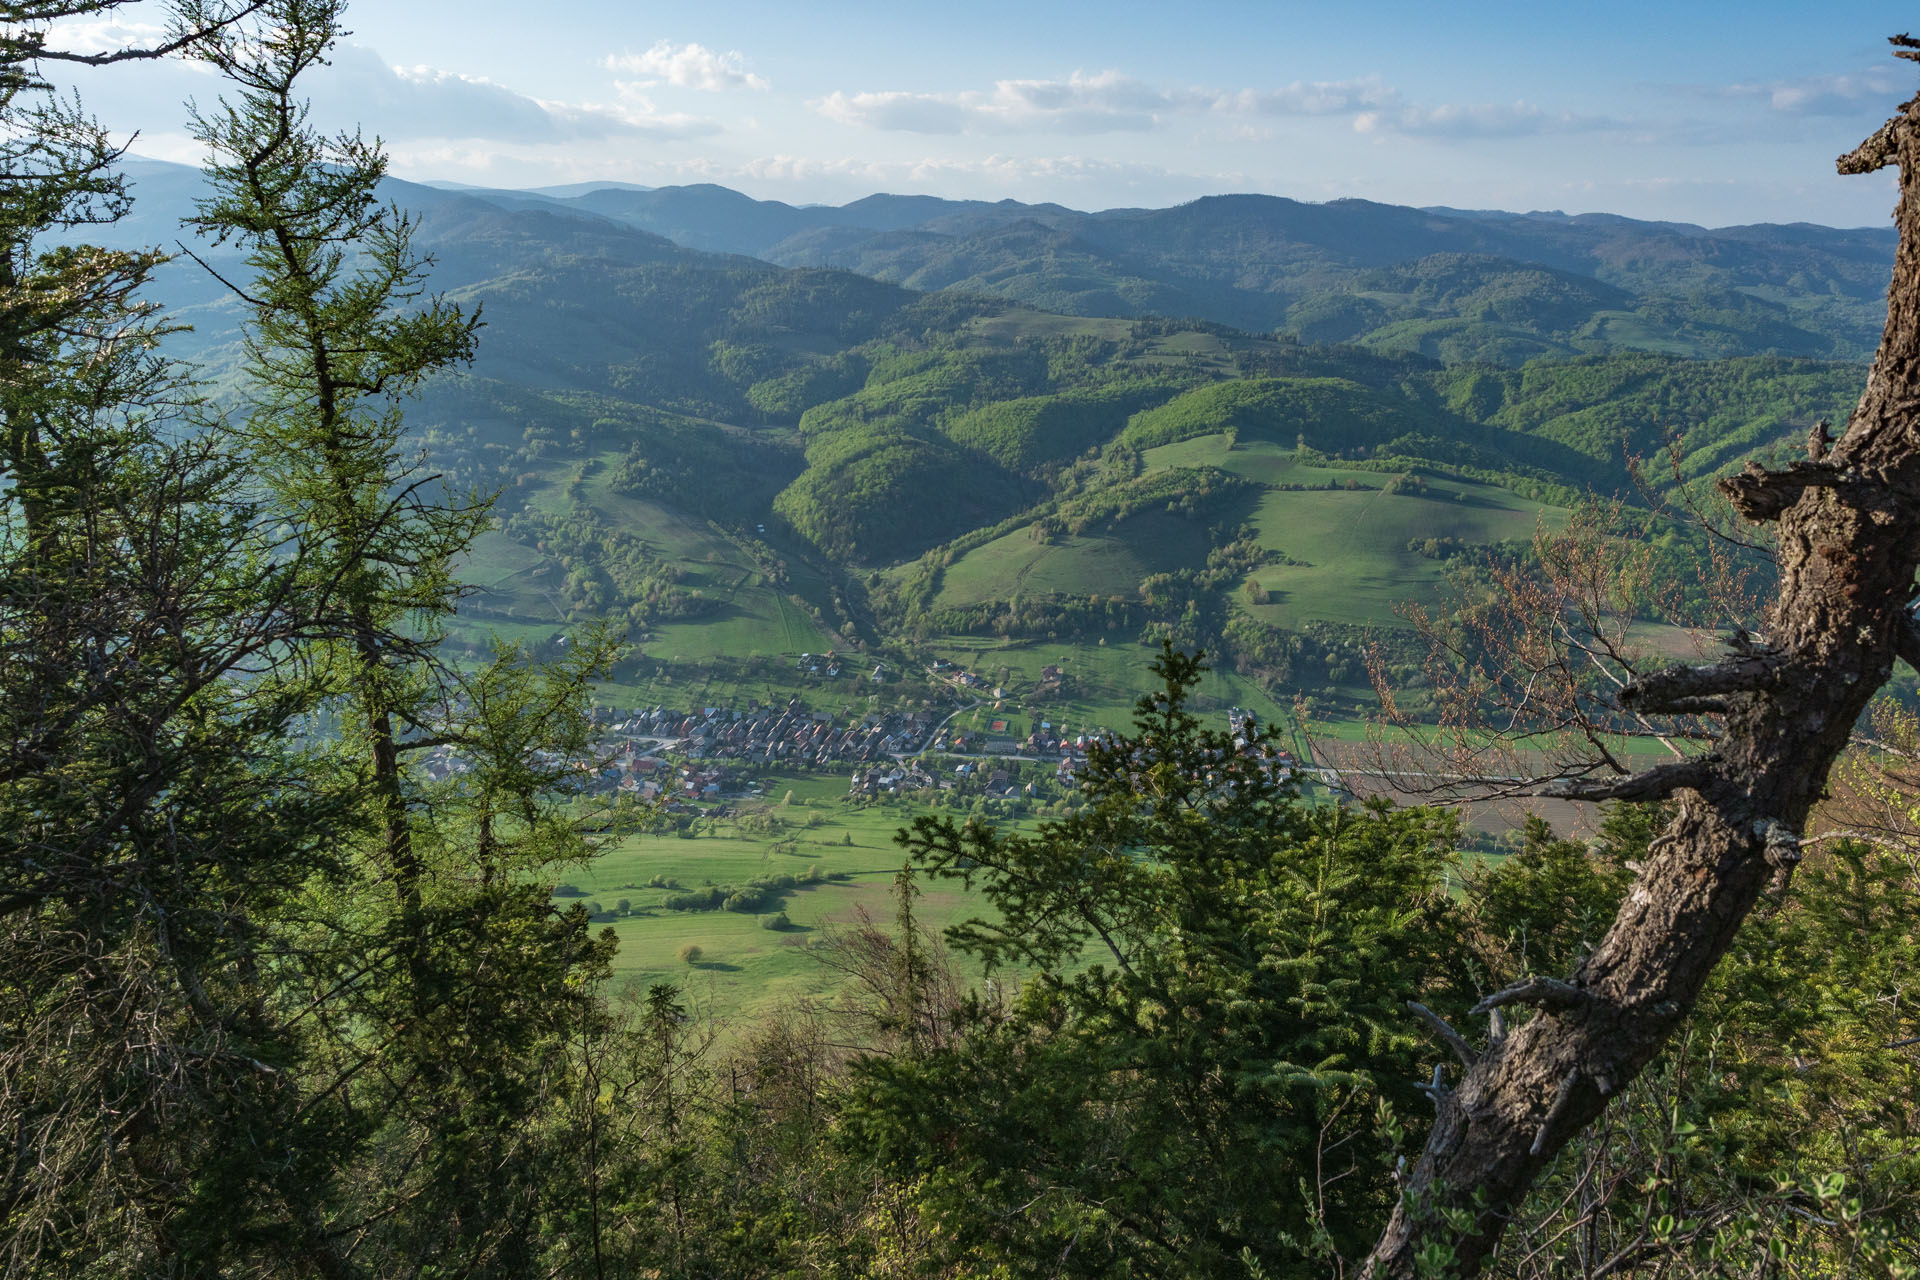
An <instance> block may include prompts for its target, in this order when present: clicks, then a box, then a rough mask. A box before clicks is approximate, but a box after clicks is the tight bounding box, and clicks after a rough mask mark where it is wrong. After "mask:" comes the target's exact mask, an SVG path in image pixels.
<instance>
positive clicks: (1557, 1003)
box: [1473, 974, 1593, 1013]
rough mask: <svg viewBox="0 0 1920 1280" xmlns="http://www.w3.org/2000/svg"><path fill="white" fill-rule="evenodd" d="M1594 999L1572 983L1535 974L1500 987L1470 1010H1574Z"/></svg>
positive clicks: (1486, 1011) (1481, 1011)
mask: <svg viewBox="0 0 1920 1280" xmlns="http://www.w3.org/2000/svg"><path fill="white" fill-rule="evenodd" d="M1591 999H1593V996H1592V995H1591V994H1590V993H1589V992H1586V991H1582V990H1581V989H1580V988H1579V987H1576V986H1574V985H1573V984H1572V983H1571V982H1562V981H1561V980H1560V979H1558V978H1549V977H1546V976H1545V975H1544V974H1535V975H1534V976H1533V977H1531V978H1526V979H1523V980H1521V981H1519V982H1516V983H1514V984H1513V985H1512V986H1510V987H1502V988H1501V989H1500V990H1498V991H1496V992H1494V993H1493V994H1492V995H1490V996H1487V997H1486V998H1485V999H1483V1000H1481V1001H1480V1003H1479V1004H1476V1005H1475V1006H1473V1012H1474V1013H1491V1012H1493V1011H1494V1010H1495V1009H1498V1008H1499V1007H1500V1006H1501V1005H1508V1004H1537V1005H1539V1006H1540V1007H1541V1008H1542V1009H1553V1010H1564V1009H1577V1008H1580V1007H1581V1006H1582V1005H1585V1004H1586V1003H1587V1002H1588V1001H1590V1000H1591Z"/></svg>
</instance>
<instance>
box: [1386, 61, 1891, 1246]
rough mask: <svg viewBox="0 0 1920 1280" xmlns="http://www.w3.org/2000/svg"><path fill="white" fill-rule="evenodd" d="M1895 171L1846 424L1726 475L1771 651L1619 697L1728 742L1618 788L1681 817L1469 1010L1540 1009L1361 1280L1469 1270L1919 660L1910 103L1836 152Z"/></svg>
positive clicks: (1667, 1023)
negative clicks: (1765, 571)
mask: <svg viewBox="0 0 1920 1280" xmlns="http://www.w3.org/2000/svg"><path fill="white" fill-rule="evenodd" d="M1893 44H1894V45H1895V56H1896V57H1901V58H1907V59H1909V60H1914V61H1920V52H1916V51H1920V41H1916V40H1914V39H1912V38H1909V37H1907V36H1896V37H1894V38H1893ZM1888 165H1898V166H1899V170H1900V194H1899V203H1898V205H1897V207H1896V209H1895V213H1894V220H1895V224H1896V226H1897V228H1898V230H1899V233H1900V243H1899V250H1898V253H1897V255H1896V257H1895V262H1894V269H1893V279H1892V284H1891V286H1890V288H1889V291H1888V298H1887V324H1886V329H1885V331H1884V333H1883V335H1882V337H1881V341H1880V348H1879V351H1878V353H1877V354H1876V356H1875V358H1874V362H1873V369H1872V372H1871V374H1870V375H1869V377H1868V381H1867V388H1866V391H1865V393H1864V394H1863V395H1862V396H1861V399H1860V403H1859V405H1858V406H1857V407H1856V408H1855V409H1854V411H1853V414H1852V416H1851V417H1850V418H1849V420H1848V422H1847V426H1846V430H1845V431H1844V432H1843V433H1842V435H1841V436H1840V438H1839V439H1838V440H1837V441H1835V442H1833V443H1832V445H1831V447H1830V448H1829V447H1827V445H1826V443H1825V441H1824V439H1823V440H1822V442H1821V445H1820V447H1819V448H1811V447H1810V448H1809V453H1810V454H1811V455H1814V456H1813V458H1812V460H1811V461H1808V462H1799V463H1795V464H1793V465H1792V466H1790V467H1788V468H1786V469H1784V470H1781V471H1766V470H1763V469H1762V468H1760V467H1758V466H1749V467H1748V468H1747V469H1746V470H1745V471H1744V472H1742V473H1741V474H1740V475H1738V476H1734V477H1731V478H1730V479H1729V480H1727V481H1725V482H1723V483H1722V486H1721V487H1722V489H1723V491H1725V492H1726V494H1727V495H1728V497H1729V498H1730V499H1731V500H1732V501H1733V503H1734V505H1735V507H1736V509H1738V510H1739V511H1740V512H1741V514H1742V515H1743V516H1745V517H1746V518H1748V519H1749V520H1754V521H1778V522H1779V538H1778V545H1779V561H1780V593H1779V595H1778V597H1777V599H1776V602H1775V604H1774V606H1773V608H1772V610H1771V613H1770V617H1769V619H1768V627H1767V631H1766V635H1767V638H1768V641H1769V644H1768V646H1767V649H1766V650H1765V651H1764V652H1763V653H1762V654H1760V655H1759V656H1755V654H1753V653H1752V652H1745V653H1740V654H1736V655H1730V656H1729V659H1728V661H1726V662H1725V663H1723V664H1720V665H1718V666H1713V667H1705V668H1699V667H1696V668H1678V669H1675V670H1673V671H1669V672H1664V673H1662V674H1660V675H1659V676H1657V677H1652V678H1649V679H1647V680H1645V681H1643V682H1642V683H1641V686H1640V687H1638V688H1636V687H1635V686H1631V685H1630V686H1628V688H1627V690H1625V691H1623V694H1622V702H1623V703H1624V704H1626V705H1629V706H1631V705H1633V704H1634V703H1635V702H1636V700H1638V701H1640V702H1641V703H1643V704H1644V705H1647V706H1655V705H1686V706H1692V705H1694V704H1693V703H1692V702H1690V701H1689V700H1690V699H1699V698H1703V697H1711V699H1712V700H1713V709H1714V710H1716V711H1719V712H1721V713H1722V714H1724V716H1725V730H1724V736H1723V737H1722V738H1721V739H1720V741H1719V742H1718V743H1717V744H1716V746H1715V748H1714V751H1713V753H1712V754H1711V755H1710V756H1704V757H1700V758H1699V759H1697V760H1695V761H1691V762H1688V764H1686V765H1684V766H1670V767H1669V768H1667V769H1666V770H1665V771H1656V773H1654V774H1649V775H1641V776H1640V778H1638V779H1636V780H1633V781H1632V782H1630V783H1616V784H1614V785H1613V786H1612V787H1611V789H1610V792H1609V793H1610V794H1615V795H1624V794H1629V793H1631V794H1633V795H1634V796H1636V797H1637V798H1642V799H1645V798H1651V797H1652V796H1655V795H1673V796H1674V797H1676V798H1677V800H1678V816H1677V817H1676V818H1675V819H1674V821H1673V824H1672V825H1671V826H1670V827H1668V828H1667V830H1666V831H1665V833H1664V834H1663V835H1662V836H1661V838H1660V839H1658V840H1656V841H1655V842H1654V845H1653V848H1652V849H1651V850H1650V851H1649V855H1648V857H1647V858H1646V860H1645V862H1644V864H1643V866H1642V869H1641V871H1640V874H1639V877H1638V879H1637V880H1636V882H1635V884H1634V886H1633V888H1632V890H1631V891H1630V892H1629V894H1628V896H1627V900H1626V902H1625V903H1624V904H1623V905H1622V906H1621V909H1620V914H1619V916H1618V917H1617V918H1616V919H1615V920H1614V923H1613V925H1612V927H1611V928H1610V929H1609V930H1608V932H1607V934H1606V936H1605V938H1604V939H1602V941H1601V942H1600V945H1599V947H1598V948H1597V949H1596V950H1595V951H1594V952H1593V954H1592V955H1590V956H1589V957H1588V958H1587V959H1586V960H1585V962H1583V963H1582V964H1581V966H1580V967H1579V969H1578V970H1577V971H1576V972H1575V973H1573V974H1572V975H1570V977H1569V978H1568V980H1567V981H1566V982H1564V983H1562V982H1539V983H1535V984H1532V985H1531V986H1530V987H1529V989H1526V990H1521V989H1519V988H1516V989H1513V990H1511V991H1510V992H1504V993H1501V994H1500V995H1499V996H1496V997H1490V998H1489V1001H1488V1002H1487V1003H1486V1004H1484V1005H1483V1008H1490V1007H1493V1006H1494V1005H1495V1004H1515V1003H1529V1004H1532V1005H1534V1006H1535V1007H1537V1008H1538V1010H1539V1012H1538V1013H1537V1014H1536V1015H1535V1016H1534V1017H1533V1018H1532V1019H1531V1020H1530V1021H1528V1022H1526V1023H1525V1025H1523V1026H1520V1027H1518V1028H1517V1029H1515V1030H1513V1031H1512V1032H1511V1033H1510V1034H1508V1035H1506V1036H1505V1037H1504V1038H1496V1039H1494V1040H1493V1041H1492V1042H1491V1043H1489V1044H1488V1045H1487V1046H1486V1047H1485V1049H1484V1050H1483V1051H1481V1052H1480V1053H1479V1054H1478V1055H1477V1056H1476V1058H1475V1060H1474V1064H1473V1066H1472V1067H1471V1068H1470V1069H1468V1070H1467V1071H1466V1072H1465V1073H1464V1075H1463V1076H1462V1078H1461V1080H1460V1082H1459V1084H1458V1086H1457V1087H1456V1088H1454V1089H1453V1090H1451V1091H1447V1090H1444V1089H1443V1090H1439V1091H1436V1094H1435V1105H1436V1106H1437V1108H1438V1116H1437V1118H1436V1120H1435V1123H1434V1127H1433V1132H1432V1134H1431V1136H1430V1138H1429V1139H1428V1142H1427V1147H1426V1150H1425V1152H1424V1154H1423V1155H1422V1156H1421V1158H1420V1160H1419V1162H1418V1164H1417V1165H1416V1166H1415V1167H1414V1168H1413V1170H1412V1171H1411V1172H1410V1174H1409V1176H1408V1179H1407V1182H1406V1186H1405V1196H1404V1198H1403V1201H1402V1203H1401V1205H1400V1206H1399V1207H1398V1208H1397V1209H1396V1210H1395V1211H1394V1214H1393V1217H1392V1219H1391V1220H1390V1222H1389V1223H1388V1225H1387V1228H1386V1230H1385V1232H1384V1234H1383V1235H1382V1237H1381V1239H1380V1241H1379V1243H1378V1244H1377V1245H1376V1246H1375V1249H1374V1252H1373V1255H1372V1256H1371V1257H1370V1258H1369V1260H1368V1262H1367V1265H1366V1269H1365V1271H1364V1273H1363V1274H1364V1275H1365V1276H1367V1277H1372V1278H1373V1280H1387V1278H1388V1277H1393V1278H1395V1280H1399V1278H1401V1277H1409V1278H1410V1277H1413V1276H1416V1275H1419V1274H1422V1273H1421V1271H1420V1267H1419V1264H1418V1262H1417V1259H1418V1258H1419V1256H1420V1255H1421V1254H1422V1253H1423V1252H1424V1251H1427V1250H1429V1249H1430V1248H1435V1247H1437V1250H1436V1251H1437V1252H1440V1253H1442V1254H1443V1255H1444V1252H1445V1251H1447V1250H1451V1252H1452V1255H1453V1256H1452V1262H1451V1269H1450V1270H1449V1271H1448V1272H1447V1274H1449V1275H1455V1276H1472V1275H1475V1274H1478V1273H1479V1271H1480V1270H1481V1269H1482V1267H1483V1266H1484V1264H1485V1263H1486V1261H1487V1259H1488V1257H1489V1255H1490V1254H1491V1253H1492V1251H1493V1250H1494V1248H1495V1247H1496V1246H1497V1244H1498V1242H1499V1239H1500V1233H1501V1230H1502V1228H1503V1226H1504V1225H1505V1223H1506V1220H1507V1218H1508V1216H1509V1214H1510V1211H1511V1209H1512V1207H1513V1206H1514V1204H1515V1203H1516V1202H1517V1201H1518V1200H1519V1199H1520V1197H1521V1196H1523V1195H1524V1194H1525V1193H1526V1191H1527V1189H1528V1188H1529V1187H1530V1186H1531V1185H1532V1183H1533V1181H1534V1179H1535V1177H1536V1176H1537V1175H1538V1174H1539V1173H1540V1171H1541V1170H1542V1169H1543V1168H1544V1167H1545V1166H1546V1165H1547V1164H1548V1163H1549V1162H1551V1161H1552V1160H1553V1158H1554V1156H1555V1155H1556V1154H1557V1153H1558V1152H1559V1151H1560V1149H1561V1147H1562V1146H1564V1145H1565V1144H1566V1142H1567V1141H1568V1140H1569V1139H1570V1138H1571V1137H1572V1136H1573V1135H1574V1134H1575V1133H1577V1132H1578V1131H1579V1130H1580V1129H1581V1128H1582V1127H1583V1126H1584V1125H1586V1124H1587V1123H1588V1122H1589V1121H1591V1120H1592V1119H1593V1118H1594V1117H1595V1116H1597V1115H1598V1114H1599V1113H1600V1111H1601V1109H1602V1108H1603V1107H1605V1106H1606V1103H1607V1099H1608V1097H1609V1096H1610V1095H1611V1094H1613V1093H1614V1092H1616V1091H1618V1090H1619V1089H1620V1088H1621V1087H1623V1086H1624V1085H1625V1084H1626V1083H1627V1082H1628V1081H1630V1080H1631V1079H1633V1078H1634V1077H1635V1076H1636V1075H1638V1074H1639V1072H1640V1071H1641V1070H1642V1069H1643V1068H1644V1067H1645V1066H1646V1065H1647V1064H1648V1063H1649V1062H1650V1061H1652V1059H1653V1058H1654V1057H1655V1055H1657V1054H1658V1053H1659V1051H1660V1049H1661V1047H1662V1046H1663V1045H1664V1044H1665V1043H1666V1041H1667V1037H1668V1035H1669V1034H1670V1033H1671V1032H1672V1031H1673V1030H1674V1028H1675V1027H1676V1026H1677V1025H1678V1024H1679V1022H1680V1021H1681V1020H1682V1019H1683V1018H1685V1017H1686V1015H1687V1013H1688V1012H1689V1011H1690V1010H1691V1009H1692V1008H1693V1006H1694V1002H1695V1000H1696V999H1697V997H1698V996H1699V993H1700V989H1701V987H1702V985H1703V984H1704V983H1705V981H1706V979H1707V976H1708V974H1709V973H1711V972H1712V969H1713V967H1714V965H1715V963H1716V962H1718V960H1719V959H1720V957H1721V955H1722V954H1723V953H1724V952H1725V951H1726V950H1727V948H1728V946H1729V945H1730V944H1731V942H1732V941H1733V938H1734V934H1735V932H1736V931H1737V930H1738V929H1739V927H1740V924H1741V922H1742V921H1743V920H1744V919H1745V918H1746V916H1747V913H1748V912H1749V911H1750V910H1751V909H1752V907H1753V905H1754V903H1755V901H1756V899H1757V898H1758V897H1759V895H1760V893H1761V892H1762V890H1763V889H1765V888H1766V887H1767V885H1768V883H1769V881H1775V880H1784V878H1785V876H1786V875H1787V874H1789V873H1790V872H1791V869H1792V866H1793V863H1794V862H1796V861H1797V860H1798V852H1797V834H1798V833H1799V831H1800V830H1801V827H1802V824H1803V823H1804V822H1805V820H1806V817H1807V813H1808V810H1809V809H1810V808H1811V806H1812V804H1813V802H1814V801H1815V799H1816V798H1817V797H1818V796H1819V795H1820V793H1821V791H1822V789H1823V787H1824V786H1825V783H1826V778H1827V772H1828V769H1829V768H1830V767H1831V765H1832V764H1833V762H1834V760H1835V759H1836V757H1838V755H1839V754H1840V751H1841V749H1842V748H1843V747H1844V746H1845V745H1846V742H1847V739H1848V735H1849V734H1850V732H1851V731H1852V730H1853V728H1854V725H1855V723H1856V721H1857V720H1858V719H1859V716H1860V714H1861V712H1862V711H1863V710H1865V708H1866V705H1867V702H1868V700H1869V699H1870V698H1871V697H1872V696H1873V695H1874V694H1875V693H1876V692H1877V691H1878V690H1879V689H1880V687H1881V686H1882V685H1883V684H1884V683H1885V682H1886V680H1887V677H1888V675H1889V674H1890V672H1891V670H1892V666H1893V662H1894V659H1895V658H1896V657H1903V656H1905V655H1907V654H1909V653H1917V654H1920V641H1916V639H1915V633H1914V631H1913V626H1912V617H1911V614H1910V612H1909V610H1910V607H1911V606H1912V604H1913V601H1914V594H1915V593H1914V572H1915V568H1916V562H1920V537H1916V534H1920V412H1917V411H1920V97H1916V98H1914V99H1912V100H1909V101H1908V102H1907V103H1905V104H1904V105H1903V106H1902V107H1901V108H1900V111H1899V114H1898V115H1896V116H1895V117H1894V118H1893V119H1892V120H1890V121H1888V123H1887V124H1886V126H1885V127H1884V128H1882V129H1881V130H1879V131H1878V132H1877V133H1875V134H1874V135H1873V137H1871V138H1869V139H1868V140H1867V141H1866V142H1864V143H1862V144H1861V146H1860V147H1859V148H1857V149H1856V150H1854V151H1852V152H1850V153H1848V154H1847V155H1845V156H1842V157H1841V158H1840V161H1839V168H1840V172H1842V173H1868V172H1872V171H1874V170H1876V169H1880V168H1884V167H1886V166H1888ZM1821 434H1822V436H1824V433H1821ZM1523 986H1527V984H1523ZM1459 1211H1464V1216H1463V1215H1462V1213H1461V1212H1459ZM1450 1218H1451V1219H1452V1221H1451V1222H1450V1221H1449V1219H1450ZM1463 1222H1471V1224H1472V1225H1471V1226H1470V1227H1468V1228H1467V1229H1466V1230H1464V1231H1463V1230H1461V1229H1460V1224H1461V1223H1463Z"/></svg>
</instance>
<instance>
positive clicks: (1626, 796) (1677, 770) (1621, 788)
mask: <svg viewBox="0 0 1920 1280" xmlns="http://www.w3.org/2000/svg"><path fill="white" fill-rule="evenodd" d="M1715 763H1716V761H1715V760H1714V758H1713V757H1712V756H1711V755H1705V756H1695V757H1694V758H1693V759H1691V760H1681V761H1677V762H1675V763H1673V764H1663V765H1660V766H1658V767H1657V768H1653V769H1648V770H1645V771H1644V772H1641V773H1633V774H1628V775H1627V776H1626V777H1624V778H1587V777H1575V778H1559V779H1556V780H1555V781H1553V782H1550V783H1548V784H1547V785H1546V786H1544V787H1542V788H1541V789H1540V794H1541V795H1543V796H1549V797H1552V798H1554V799H1558V800H1634V801H1645V800H1664V799H1666V798H1667V797H1668V796H1670V795H1672V794H1673V793H1674V792H1676V791H1679V790H1682V789H1691V790H1694V791H1698V790H1701V789H1702V788H1704V787H1706V786H1707V785H1708V784H1709V783H1711V782H1712V781H1713V780H1714V777H1715V774H1714V765H1715Z"/></svg>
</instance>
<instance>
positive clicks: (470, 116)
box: [310, 45, 720, 143]
mask: <svg viewBox="0 0 1920 1280" xmlns="http://www.w3.org/2000/svg"><path fill="white" fill-rule="evenodd" d="M310 87H311V89H312V93H313V100H314V110H315V114H316V118H318V119H320V120H322V121H333V120H366V121H370V122H372V123H373V125H374V126H375V127H376V128H377V129H378V131H379V133H380V135H381V136H382V137H383V138H488V139H493V140H496V141H499V142H545V143H556V142H595V141H604V140H607V139H612V138H621V137H642V138H654V139H660V140H671V139H679V138H694V137H703V136H707V135H711V134H714V133H718V132H720V126H719V124H718V123H716V122H714V121H712V120H708V119H705V118H703V117H699V116H690V115H681V114H663V113H660V112H658V111H656V110H655V109H654V107H653V104H652V103H651V102H648V101H647V100H646V99H644V98H634V99H628V100H624V101H622V102H621V103H619V104H617V105H598V104H594V103H568V102H555V101H549V100H544V99H540V98H532V97H528V96H527V95H525V94H521V93H516V92H514V91H513V90H511V89H508V88H506V87H505V86H504V85H499V84H495V83H494V82H492V81H490V80H486V79H481V78H478V77H474V76H463V75H458V74H456V73H454V72H450V71H441V70H438V69H436V68H433V67H427V66H414V67H389V66H387V65H386V64H385V63H384V62H382V61H381V60H380V58H379V57H378V56H377V55H376V54H374V52H373V51H372V50H370V49H365V48H362V47H359V46H354V45H348V46H344V47H342V48H340V49H337V50H336V51H335V54H334V58H333V62H332V65H330V66H328V67H326V68H323V69H321V70H320V71H318V72H316V73H315V74H314V76H313V78H312V81H311V86H310Z"/></svg>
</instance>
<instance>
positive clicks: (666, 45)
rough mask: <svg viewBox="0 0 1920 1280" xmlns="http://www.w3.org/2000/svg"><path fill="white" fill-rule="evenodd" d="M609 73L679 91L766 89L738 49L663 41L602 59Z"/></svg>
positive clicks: (763, 82)
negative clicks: (721, 49)
mask: <svg viewBox="0 0 1920 1280" xmlns="http://www.w3.org/2000/svg"><path fill="white" fill-rule="evenodd" d="M600 65H601V66H603V67H605V68H606V69H607V70H609V71H624V72H626V73H628V74H629V75H637V76H644V77H647V79H645V80H644V81H643V84H645V85H654V84H658V83H660V82H661V81H665V82H666V83H668V84H670V85H673V86H674V87H675V88H680V89H704V90H706V91H707V92H709V93H718V92H720V91H721V90H724V89H766V88H769V87H770V86H769V85H768V84H767V82H766V81H765V80H764V79H762V78H761V77H760V76H757V75H755V74H754V73H753V72H751V71H748V70H747V60H746V58H745V57H743V56H742V55H741V53H740V51H739V50H738V49H730V50H728V51H727V52H725V53H716V52H715V51H714V50H712V49H709V48H707V47H706V46H705V45H701V44H681V45H676V44H673V43H671V42H670V41H666V40H662V41H660V42H659V43H657V44H655V45H654V46H653V47H652V48H651V49H648V50H647V51H646V52H645V53H616V54H611V55H609V56H608V57H606V58H603V59H601V62H600Z"/></svg>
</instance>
